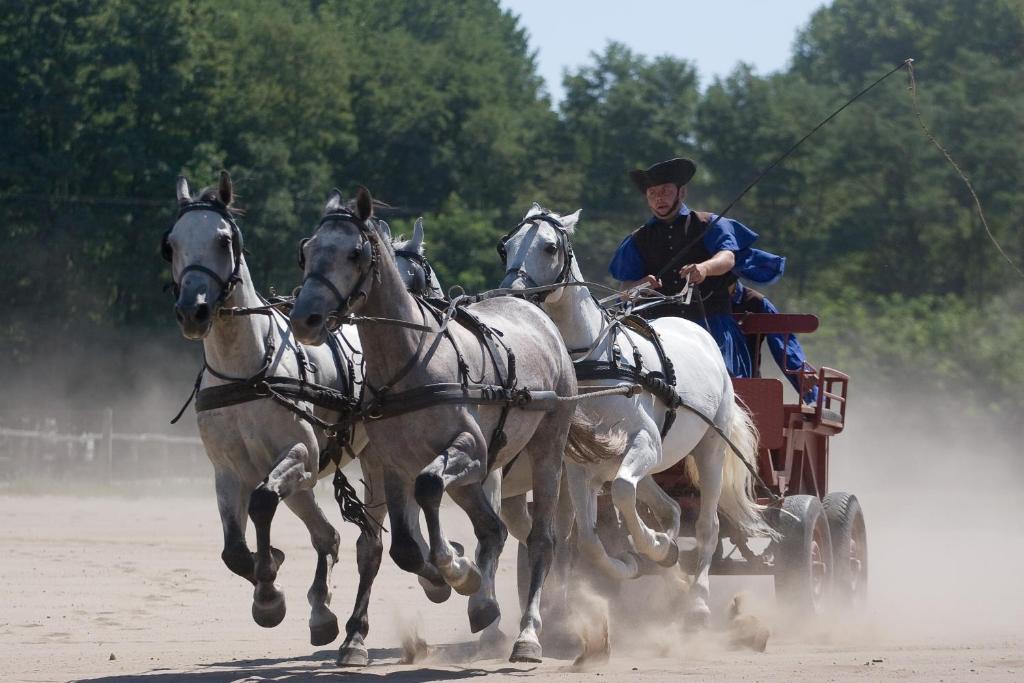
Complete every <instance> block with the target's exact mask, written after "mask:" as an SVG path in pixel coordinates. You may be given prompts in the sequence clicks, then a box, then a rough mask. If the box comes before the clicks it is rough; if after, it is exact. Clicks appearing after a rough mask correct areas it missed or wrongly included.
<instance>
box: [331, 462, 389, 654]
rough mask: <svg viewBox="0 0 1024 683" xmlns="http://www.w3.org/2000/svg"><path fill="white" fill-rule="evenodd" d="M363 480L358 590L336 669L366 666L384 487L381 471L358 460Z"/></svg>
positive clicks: (382, 552) (357, 558) (346, 625)
mask: <svg viewBox="0 0 1024 683" xmlns="http://www.w3.org/2000/svg"><path fill="white" fill-rule="evenodd" d="M360 465H361V466H362V469H363V480H364V481H365V482H366V500H365V501H364V504H365V505H366V513H367V515H369V517H370V520H369V522H370V523H369V527H368V528H367V529H363V530H362V532H361V533H360V534H359V540H358V541H356V564H357V566H358V568H359V587H358V589H357V590H356V604H355V606H354V607H353V608H352V616H350V617H349V619H348V622H347V623H346V624H345V642H343V643H342V644H341V647H340V648H339V649H338V665H339V666H366V665H367V664H369V663H370V655H369V652H368V651H367V649H366V636H367V635H368V634H369V632H370V619H369V616H368V612H369V609H370V589H371V588H372V587H373V580H374V579H375V578H376V577H377V571H378V570H379V569H380V560H381V556H382V555H383V554H384V544H383V543H382V542H381V539H380V532H381V523H382V522H383V520H384V512H385V510H386V508H385V506H384V490H383V489H384V487H383V474H382V473H381V468H380V467H379V466H378V465H377V464H376V463H375V462H374V461H370V460H368V459H366V458H363V459H361V460H360Z"/></svg>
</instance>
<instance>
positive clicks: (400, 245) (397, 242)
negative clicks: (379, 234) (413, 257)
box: [391, 235, 427, 256]
mask: <svg viewBox="0 0 1024 683" xmlns="http://www.w3.org/2000/svg"><path fill="white" fill-rule="evenodd" d="M410 242H412V238H411V237H406V236H405V235H399V236H398V237H394V238H392V240H391V246H392V247H394V249H395V251H408V249H407V247H408V246H409V243H410ZM417 253H418V254H419V255H420V256H426V255H427V245H426V242H421V243H420V249H419V251H418V252H417Z"/></svg>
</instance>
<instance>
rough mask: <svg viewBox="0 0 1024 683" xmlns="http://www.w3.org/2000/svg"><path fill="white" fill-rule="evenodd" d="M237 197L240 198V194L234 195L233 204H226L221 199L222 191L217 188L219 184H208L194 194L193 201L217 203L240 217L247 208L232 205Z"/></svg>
mask: <svg viewBox="0 0 1024 683" xmlns="http://www.w3.org/2000/svg"><path fill="white" fill-rule="evenodd" d="M235 199H238V195H237V194H235V195H234V196H233V197H232V199H231V204H225V203H224V202H222V201H221V200H220V192H219V191H218V190H217V186H216V185H207V186H206V187H204V188H203V189H201V190H200V191H199V192H198V193H197V194H194V195H192V201H193V202H207V203H210V204H216V205H218V206H220V207H222V208H223V209H224V210H225V211H227V212H228V213H229V214H231V215H232V216H236V217H239V218H240V217H242V216H244V215H245V210H244V209H239V208H237V207H235V206H232V204H234V200H235Z"/></svg>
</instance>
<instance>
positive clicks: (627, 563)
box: [534, 462, 640, 581]
mask: <svg viewBox="0 0 1024 683" xmlns="http://www.w3.org/2000/svg"><path fill="white" fill-rule="evenodd" d="M565 475H566V477H567V478H568V480H569V495H570V496H571V497H572V504H573V508H574V509H575V511H576V530H577V533H578V539H577V549H578V552H579V554H580V557H581V558H582V559H583V560H584V561H586V562H587V563H588V564H590V565H591V566H594V567H597V568H598V569H600V570H602V571H603V572H604V573H605V574H607V575H608V576H609V577H610V578H612V579H616V580H619V581H623V580H626V579H632V578H634V577H636V576H637V574H639V573H640V565H639V563H638V562H637V561H636V558H635V557H633V556H632V555H625V556H624V557H623V558H622V559H619V558H617V557H611V556H610V555H609V554H608V551H607V550H606V549H605V547H604V543H602V542H601V538H600V536H598V533H597V491H596V490H595V488H594V485H593V482H592V479H591V476H590V472H588V471H587V469H586V468H585V467H583V466H582V465H580V464H578V463H574V462H566V463H565ZM534 495H535V496H536V494H534Z"/></svg>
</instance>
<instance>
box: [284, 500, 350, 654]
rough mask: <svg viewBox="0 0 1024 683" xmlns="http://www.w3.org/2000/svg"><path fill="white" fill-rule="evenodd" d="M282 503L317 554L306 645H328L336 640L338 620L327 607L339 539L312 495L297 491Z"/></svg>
mask: <svg viewBox="0 0 1024 683" xmlns="http://www.w3.org/2000/svg"><path fill="white" fill-rule="evenodd" d="M284 503H285V505H287V506H288V509H290V510H291V511H292V512H294V513H295V516H296V517H298V518H299V519H300V520H302V523H303V524H305V525H306V528H307V529H308V530H309V538H310V541H311V542H312V544H313V548H314V549H315V550H316V572H315V573H314V575H313V584H312V585H311V586H310V587H309V592H308V593H307V594H306V598H307V599H308V600H309V606H310V609H311V611H310V615H309V642H310V643H311V644H313V645H327V644H329V643H331V642H333V641H334V639H335V638H337V637H338V617H336V616H335V615H334V612H332V611H331V610H330V608H329V607H328V605H330V604H331V572H332V570H333V569H334V565H335V564H337V562H338V544H339V543H340V541H341V539H340V537H339V536H338V532H337V531H336V530H335V529H334V527H333V526H331V523H330V522H328V521H327V518H326V517H324V513H323V510H321V509H320V506H319V505H317V502H316V498H315V497H314V496H313V492H312V491H309V490H304V491H296V492H295V493H294V494H292V495H290V496H288V497H287V498H285V499H284Z"/></svg>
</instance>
